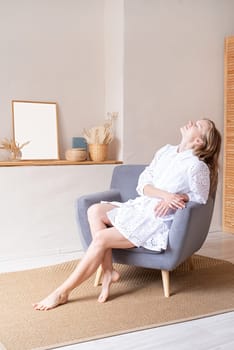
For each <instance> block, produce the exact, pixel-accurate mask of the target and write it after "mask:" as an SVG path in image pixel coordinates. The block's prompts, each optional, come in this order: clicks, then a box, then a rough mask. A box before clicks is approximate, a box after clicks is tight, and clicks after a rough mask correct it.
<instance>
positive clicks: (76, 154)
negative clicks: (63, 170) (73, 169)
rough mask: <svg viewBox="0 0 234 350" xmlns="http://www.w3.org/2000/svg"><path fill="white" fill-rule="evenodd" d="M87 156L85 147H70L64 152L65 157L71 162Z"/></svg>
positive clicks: (79, 160) (81, 159) (84, 158)
mask: <svg viewBox="0 0 234 350" xmlns="http://www.w3.org/2000/svg"><path fill="white" fill-rule="evenodd" d="M87 156H88V154H87V151H86V149H85V148H71V149H68V150H66V152H65V158H66V159H67V160H69V161H72V162H82V161H84V160H86V159H87Z"/></svg>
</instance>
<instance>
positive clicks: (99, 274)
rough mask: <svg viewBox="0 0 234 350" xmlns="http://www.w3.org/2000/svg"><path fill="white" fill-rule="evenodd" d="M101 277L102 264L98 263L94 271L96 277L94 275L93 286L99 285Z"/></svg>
mask: <svg viewBox="0 0 234 350" xmlns="http://www.w3.org/2000/svg"><path fill="white" fill-rule="evenodd" d="M101 279H102V266H101V265H100V266H99V267H98V269H97V272H96V277H95V281H94V287H97V286H99V285H100V284H102V283H101Z"/></svg>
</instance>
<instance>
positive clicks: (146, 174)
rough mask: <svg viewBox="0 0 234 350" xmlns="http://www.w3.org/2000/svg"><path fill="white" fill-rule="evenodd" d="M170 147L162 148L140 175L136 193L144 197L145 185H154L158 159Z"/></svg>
mask: <svg viewBox="0 0 234 350" xmlns="http://www.w3.org/2000/svg"><path fill="white" fill-rule="evenodd" d="M167 147H168V145H166V146H164V147H162V148H160V149H159V150H158V151H157V152H156V153H155V156H154V158H153V160H152V161H151V163H150V164H149V165H148V166H147V167H146V168H145V170H144V171H143V172H142V173H141V174H140V176H139V179H138V184H137V188H136V191H137V193H138V194H139V195H140V196H143V195H144V193H143V189H144V187H145V185H153V177H154V172H155V167H156V164H157V161H158V159H159V158H160V157H161V156H162V154H163V152H164V151H165V149H166V148H167Z"/></svg>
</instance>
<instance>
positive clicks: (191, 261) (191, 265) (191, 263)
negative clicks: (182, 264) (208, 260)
mask: <svg viewBox="0 0 234 350" xmlns="http://www.w3.org/2000/svg"><path fill="white" fill-rule="evenodd" d="M188 264H189V270H190V271H193V269H194V265H193V259H192V256H190V258H188Z"/></svg>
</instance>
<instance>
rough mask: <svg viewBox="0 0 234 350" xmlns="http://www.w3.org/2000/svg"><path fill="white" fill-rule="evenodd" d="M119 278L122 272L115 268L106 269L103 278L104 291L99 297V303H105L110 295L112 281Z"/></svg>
mask: <svg viewBox="0 0 234 350" xmlns="http://www.w3.org/2000/svg"><path fill="white" fill-rule="evenodd" d="M119 278H120V274H119V273H118V272H117V271H115V270H113V271H106V272H105V273H104V275H103V279H102V291H101V294H100V295H99V298H98V301H99V303H104V302H105V301H106V300H107V298H108V296H109V291H110V285H111V283H114V282H117V281H118V280H119Z"/></svg>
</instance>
